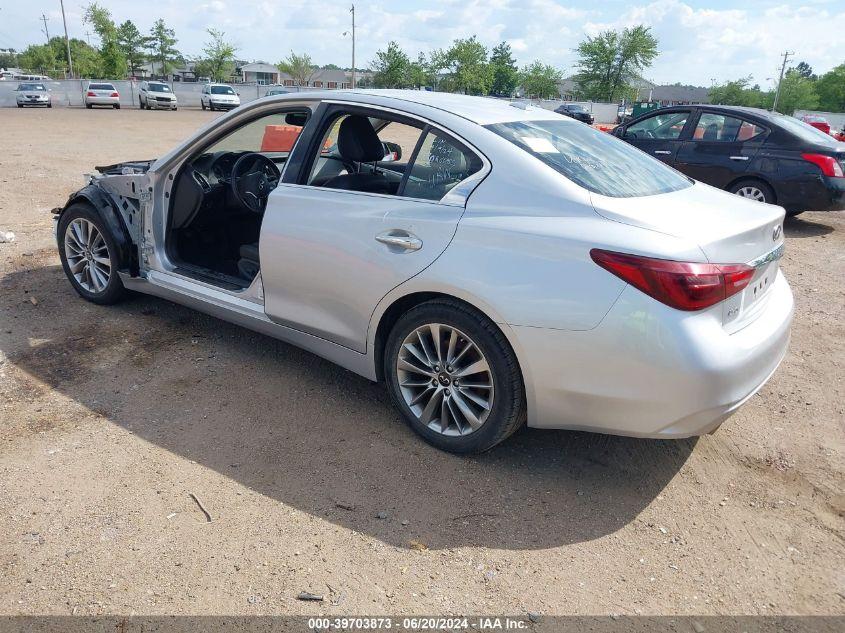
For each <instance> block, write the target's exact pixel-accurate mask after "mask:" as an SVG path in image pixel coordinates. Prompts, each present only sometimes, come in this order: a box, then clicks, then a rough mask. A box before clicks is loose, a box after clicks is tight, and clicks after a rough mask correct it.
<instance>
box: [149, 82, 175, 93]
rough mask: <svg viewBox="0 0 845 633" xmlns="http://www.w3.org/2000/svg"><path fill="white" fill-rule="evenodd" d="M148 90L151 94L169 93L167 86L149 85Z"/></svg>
mask: <svg viewBox="0 0 845 633" xmlns="http://www.w3.org/2000/svg"><path fill="white" fill-rule="evenodd" d="M150 90H151V91H153V92H171V90H170V86H168V85H167V84H150Z"/></svg>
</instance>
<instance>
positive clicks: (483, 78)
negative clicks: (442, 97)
mask: <svg viewBox="0 0 845 633" xmlns="http://www.w3.org/2000/svg"><path fill="white" fill-rule="evenodd" d="M437 54H438V55H439V58H438V65H439V66H440V67H441V68H443V69H444V70H446V71H447V72H448V76H447V77H446V78H445V79H444V80H443V84H442V87H443V89H444V90H447V91H449V92H462V93H464V94H474V95H479V94H488V93H489V92H490V87H491V86H492V85H493V67H492V66H491V65H490V64H489V62H488V61H487V48H485V46H484V45H483V44H482V43H481V42H479V41H478V39H477V38H476V36H475V35H473V36H472V37H470V38H468V39H463V40H461V39H458V40H455V41H454V42H453V43H452V46H451V48H449V50H447V51H446V52H445V53H443V52H438V53H437Z"/></svg>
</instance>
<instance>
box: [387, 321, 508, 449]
mask: <svg viewBox="0 0 845 633" xmlns="http://www.w3.org/2000/svg"><path fill="white" fill-rule="evenodd" d="M396 375H397V379H398V381H397V382H398V384H399V389H400V391H401V393H402V397H403V398H404V400H405V403H406V404H407V405H408V408H410V409H411V411H412V412H413V414H414V415H415V416H416V417H417V419H418V420H419V421H420V422H421V423H422V424H424V425H426V426H427V427H428V428H430V429H431V430H433V431H435V432H437V433H441V434H442V435H448V436H462V435H469V434H470V433H473V432H475V431H477V430H478V429H479V428H481V426H482V425H483V424H484V422H485V421H486V420H487V417H488V415H489V414H490V410H491V409H492V406H493V395H494V394H493V373H492V371H491V370H490V365H489V363H488V362H487V359H486V358H485V357H484V354H483V353H482V352H481V350H480V349H479V347H478V345H476V344H475V342H473V340H472V339H471V338H470V337H469V336H467V335H466V334H464V333H463V332H461V331H460V330H458V329H457V328H454V327H452V326H449V325H444V324H442V323H427V324H425V325H421V326H420V327H418V328H416V329H414V330H413V331H411V333H410V334H408V336H406V337H405V340H404V341H403V342H402V346H401V348H400V349H399V354H398V357H397V359H396Z"/></svg>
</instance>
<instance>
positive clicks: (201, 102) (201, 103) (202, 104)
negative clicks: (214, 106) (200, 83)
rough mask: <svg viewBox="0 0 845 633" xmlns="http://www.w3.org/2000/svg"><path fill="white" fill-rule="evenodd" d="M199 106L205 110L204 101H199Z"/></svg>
mask: <svg viewBox="0 0 845 633" xmlns="http://www.w3.org/2000/svg"><path fill="white" fill-rule="evenodd" d="M200 107H201V108H202V109H203V110H205V101H200Z"/></svg>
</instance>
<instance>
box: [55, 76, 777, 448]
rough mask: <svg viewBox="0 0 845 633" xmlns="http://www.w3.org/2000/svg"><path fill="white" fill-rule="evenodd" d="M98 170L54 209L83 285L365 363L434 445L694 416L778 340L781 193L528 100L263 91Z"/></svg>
mask: <svg viewBox="0 0 845 633" xmlns="http://www.w3.org/2000/svg"><path fill="white" fill-rule="evenodd" d="M97 170H98V172H99V173H98V174H97V175H94V176H92V177H91V179H90V182H89V183H88V185H87V186H86V187H84V188H83V189H81V190H80V191H78V192H77V193H75V194H73V195H72V196H71V197H70V199H69V200H68V203H67V204H66V205H65V206H64V207H63V208H61V209H57V210H56V214H57V237H58V247H59V254H60V256H61V260H62V265H63V266H64V270H65V272H66V273H67V276H68V278H69V279H70V283H71V284H72V286H73V287H74V289H75V290H76V291H77V292H78V293H79V294H80V295H81V296H82V297H84V298H85V299H88V300H90V301H93V302H95V303H100V304H109V303H113V302H115V301H118V300H119V299H120V298H121V297H122V296H123V294H124V293H125V292H126V291H127V290H132V291H137V292H143V293H148V294H152V295H157V296H159V297H163V298H166V299H169V300H172V301H176V302H179V303H182V304H185V305H188V306H191V307H194V308H196V309H199V310H202V311H205V312H207V313H209V314H212V315H215V316H217V317H220V318H223V319H227V320H229V321H233V322H235V323H238V324H241V325H243V326H246V327H249V328H252V329H254V330H257V331H260V332H263V333H265V334H268V335H270V336H273V337H277V338H280V339H283V340H286V341H289V342H291V343H293V344H295V345H298V346H301V347H303V348H305V349H308V350H310V351H312V352H314V353H315V354H318V355H320V356H323V357H325V358H328V359H330V360H331V361H333V362H335V363H337V364H339V365H341V366H343V367H345V368H347V369H349V370H351V371H354V372H356V373H358V374H361V375H363V376H365V377H367V378H369V379H371V380H375V381H382V382H384V383H385V385H386V387H387V389H388V391H389V392H390V395H391V396H392V399H393V402H394V403H395V405H396V407H397V409H398V411H399V413H400V414H401V416H402V417H403V418H404V419H405V420H406V421H407V422H408V424H409V425H410V426H411V428H412V429H413V430H415V431H416V432H417V433H419V434H420V435H421V436H422V437H424V438H425V439H426V440H428V441H429V442H431V443H432V444H434V445H435V446H438V447H440V448H442V449H445V450H449V451H455V452H477V451H483V450H486V449H488V448H490V447H492V446H494V445H495V444H497V443H498V442H501V441H502V440H504V439H505V438H507V437H508V436H509V435H510V434H512V433H513V432H515V431H516V430H517V429H519V428H520V426H522V425H523V424H526V423H527V424H528V425H529V426H533V427H543V428H556V429H582V430H589V431H598V432H602V433H613V434H621V435H632V436H640V437H656V438H681V437H688V436H692V435H698V434H702V433H707V432H711V431H713V430H715V429H716V428H717V427H718V426H719V425H720V424H721V423H722V422H723V421H724V420H725V419H726V418H727V417H728V416H730V415H731V414H732V413H733V412H734V411H736V409H737V408H738V407H739V406H741V405H742V404H743V403H744V402H745V401H746V400H748V398H750V397H751V395H752V394H754V393H755V392H756V391H757V390H758V389H759V388H760V387H761V386H762V385H763V384H764V383H765V382H766V380H768V378H769V377H770V376H771V375H772V373H773V372H774V371H775V370H776V368H777V367H778V364H779V363H780V361H781V359H782V358H783V356H784V354H785V351H786V348H787V344H788V341H789V328H790V322H791V319H792V311H793V300H792V294H791V292H790V289H789V285H788V284H787V282H786V279H785V278H784V276H783V274H782V273H781V271H780V269H779V258H780V256H781V254H782V253H783V246H784V238H783V231H782V226H783V225H782V222H783V218H784V211H783V209H782V208H780V207H777V206H772V205H765V204H760V203H757V202H752V201H749V200H744V199H742V198H739V197H737V196H733V195H730V194H728V193H724V192H722V191H718V190H716V189H713V188H711V187H709V186H707V185H703V184H700V183H696V182H694V181H692V180H690V179H689V178H686V177H685V176H683V175H681V174H680V173H678V172H676V171H675V170H673V169H671V168H669V167H667V166H665V165H664V164H662V163H661V162H659V161H657V160H655V159H654V158H651V157H649V156H648V155H646V154H644V153H642V152H640V151H639V150H637V149H635V148H633V147H631V146H630V145H627V144H626V143H624V142H622V141H620V140H618V139H616V138H614V137H612V136H611V135H608V134H605V133H602V132H599V131H596V130H594V129H592V128H591V127H589V126H586V125H583V124H581V123H579V122H577V121H574V120H572V119H569V118H566V117H562V116H560V115H558V114H555V113H553V112H550V111H546V110H544V109H540V108H535V107H532V106H530V105H524V104H518V103H508V102H507V101H502V100H494V99H487V98H476V97H466V96H459V95H450V94H439V93H430V92H417V91H372V92H367V91H362V92H340V91H333V92H330V93H327V92H325V91H321V92H318V93H296V94H289V95H281V96H275V97H267V98H264V99H259V100H257V101H254V102H251V103H249V104H248V105H246V106H244V107H242V108H238V109H237V110H235V111H233V112H231V113H230V114H228V115H226V116H224V117H221V118H219V119H217V120H215V121H213V122H211V123H210V124H209V125H207V126H206V127H205V128H203V129H201V130H200V131H199V132H197V133H196V134H195V135H194V136H193V137H192V138H191V139H189V140H188V141H186V142H184V143H183V144H182V145H180V146H179V147H177V148H175V149H174V150H173V151H171V152H170V153H168V154H166V155H165V156H162V157H161V158H159V159H158V160H154V161H136V162H126V163H120V164H116V165H108V166H101V167H98V168H97ZM347 397H349V398H354V397H355V394H347Z"/></svg>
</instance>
